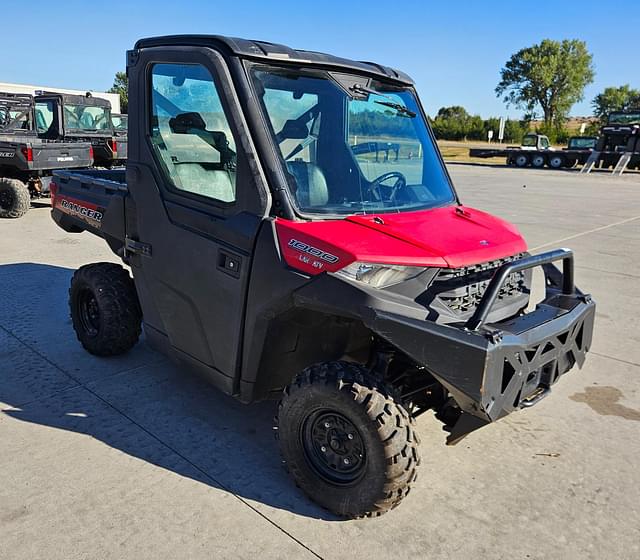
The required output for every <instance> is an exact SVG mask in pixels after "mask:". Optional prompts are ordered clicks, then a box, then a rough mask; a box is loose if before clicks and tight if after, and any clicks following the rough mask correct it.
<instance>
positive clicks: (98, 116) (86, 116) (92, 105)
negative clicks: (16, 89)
mask: <svg viewBox="0 0 640 560" xmlns="http://www.w3.org/2000/svg"><path fill="white" fill-rule="evenodd" d="M35 102H36V126H37V130H38V134H39V136H40V137H41V138H45V139H48V140H61V141H66V142H90V143H91V145H92V146H93V155H94V160H95V165H96V166H98V167H112V166H114V165H117V164H118V159H119V156H118V146H117V140H116V135H115V131H114V129H113V124H112V122H111V103H110V101H109V100H107V99H102V98H100V97H93V96H92V95H91V94H90V93H87V94H86V95H84V96H83V95H73V94H69V93H54V92H39V95H36V97H35Z"/></svg>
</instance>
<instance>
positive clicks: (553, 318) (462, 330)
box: [300, 249, 595, 443]
mask: <svg viewBox="0 0 640 560" xmlns="http://www.w3.org/2000/svg"><path fill="white" fill-rule="evenodd" d="M559 260H562V261H563V271H562V272H560V270H558V269H557V268H556V267H555V266H554V265H553V264H552V263H553V262H555V261H559ZM535 267H542V269H543V271H544V276H545V287H546V293H545V297H544V299H543V300H542V301H541V302H540V303H539V304H538V305H537V306H536V309H535V310H533V311H531V312H529V313H525V314H522V315H519V316H517V317H515V318H512V319H509V320H506V321H502V322H497V323H487V322H486V321H487V318H488V317H489V316H490V312H491V308H492V306H493V304H494V303H495V300H496V298H497V296H498V294H499V292H500V288H501V286H502V284H503V283H504V282H505V280H506V278H508V276H509V275H510V274H512V273H513V272H516V271H522V270H527V269H531V268H535ZM353 295H354V296H355V294H353ZM305 299H306V298H305ZM323 299H325V303H327V302H326V296H325V298H323ZM314 300H315V302H316V303H317V302H318V299H317V298H314ZM300 303H302V302H300ZM310 303H311V300H310V299H306V304H310ZM334 305H336V306H338V305H340V303H339V302H338V301H336V302H335V303H334ZM354 307H357V311H356V310H355V309H354ZM342 309H343V310H349V311H354V313H353V314H354V315H359V317H360V318H361V319H362V320H363V322H364V323H365V325H366V326H367V327H369V328H370V329H371V330H372V331H373V332H375V333H377V334H378V335H379V336H380V337H382V338H384V339H385V340H387V341H388V342H389V343H391V344H392V345H393V346H395V347H396V348H398V349H399V350H401V351H402V352H404V353H405V354H407V355H408V356H410V357H411V358H412V359H413V360H415V361H416V362H417V363H418V364H422V365H424V367H425V369H426V370H427V371H428V372H429V373H430V374H431V375H432V376H433V377H435V378H436V379H437V380H438V381H439V382H440V383H441V384H442V385H443V386H444V387H445V388H446V389H447V390H448V392H449V393H450V394H451V396H452V397H453V399H454V400H455V401H456V403H457V405H458V406H459V407H460V409H461V410H462V415H461V416H460V420H459V421H458V423H457V424H456V425H455V426H454V429H453V431H452V433H451V435H450V437H449V440H448V441H449V442H450V443H452V442H455V441H456V440H457V439H459V438H460V437H461V436H463V435H465V434H466V433H468V432H469V431H471V430H473V429H475V428H477V427H480V426H481V425H484V424H486V423H488V422H493V421H495V420H498V419H499V418H502V417H503V416H505V415H507V414H509V413H510V412H513V411H515V410H517V409H520V408H523V407H528V406H531V405H533V404H535V403H536V402H538V401H539V400H541V399H542V398H543V397H544V396H546V395H547V394H548V393H549V390H550V388H551V386H552V385H553V384H554V383H556V382H557V381H558V379H559V378H560V377H561V376H562V375H564V374H565V373H567V372H568V371H569V370H570V369H571V368H572V367H573V366H574V365H576V364H577V365H578V366H579V367H581V366H582V365H583V363H584V360H585V355H586V353H587V352H588V350H589V348H590V346H591V340H592V335H593V323H594V317H595V303H594V302H593V300H592V299H591V297H590V296H589V295H585V294H583V293H582V292H580V290H578V289H577V288H575V286H574V283H573V254H572V252H571V251H569V250H567V249H560V250H556V251H551V252H549V253H544V254H542V255H534V256H528V257H525V258H523V259H520V260H518V261H514V262H510V263H507V264H505V265H503V266H501V267H500V268H499V269H498V270H497V271H496V273H495V275H494V276H493V278H492V280H491V282H490V283H489V286H488V287H487V289H486V291H485V293H484V295H483V298H482V300H481V301H480V304H479V305H478V307H477V309H476V312H475V314H474V315H473V317H471V319H469V320H468V321H467V322H466V323H465V324H458V325H452V324H449V325H442V324H437V323H435V322H432V321H426V320H424V318H421V317H420V316H417V315H415V313H411V312H409V311H411V308H410V307H409V306H408V305H400V304H399V303H398V302H389V300H388V299H387V300H385V299H384V296H382V295H380V291H378V293H377V294H375V293H374V292H373V291H368V292H367V297H366V298H365V299H364V300H362V299H360V298H358V297H352V298H351V299H350V300H348V301H345V300H344V299H343V300H342Z"/></svg>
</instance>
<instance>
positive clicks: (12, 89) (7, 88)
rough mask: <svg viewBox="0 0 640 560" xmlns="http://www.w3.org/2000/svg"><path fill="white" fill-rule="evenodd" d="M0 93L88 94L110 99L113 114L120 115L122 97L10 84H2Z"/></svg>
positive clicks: (96, 92) (0, 83)
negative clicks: (48, 92) (45, 92)
mask: <svg viewBox="0 0 640 560" xmlns="http://www.w3.org/2000/svg"><path fill="white" fill-rule="evenodd" d="M0 91H4V92H7V93H28V94H29V95H35V93H36V91H51V92H56V93H71V94H73V95H85V94H86V93H87V91H88V92H90V93H91V95H92V96H93V97H100V98H102V99H108V100H109V101H110V102H111V112H112V113H120V96H119V95H118V94H117V93H106V92H104V91H93V90H84V91H83V90H78V89H65V88H57V87H51V86H32V85H28V84H10V83H8V82H0Z"/></svg>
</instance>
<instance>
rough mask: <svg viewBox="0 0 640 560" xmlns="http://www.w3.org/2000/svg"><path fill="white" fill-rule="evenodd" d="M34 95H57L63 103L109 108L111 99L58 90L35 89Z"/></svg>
mask: <svg viewBox="0 0 640 560" xmlns="http://www.w3.org/2000/svg"><path fill="white" fill-rule="evenodd" d="M36 97H59V98H61V99H62V100H63V101H64V103H70V104H72V105H87V106H89V107H107V108H109V109H111V101H109V100H108V99H105V98H104V97H94V96H93V95H92V94H90V95H77V94H75V93H61V92H59V91H36Z"/></svg>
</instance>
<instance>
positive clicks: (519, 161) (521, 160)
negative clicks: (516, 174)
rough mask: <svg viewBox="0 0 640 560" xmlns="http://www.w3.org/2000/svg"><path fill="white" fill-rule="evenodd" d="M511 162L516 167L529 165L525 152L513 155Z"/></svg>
mask: <svg viewBox="0 0 640 560" xmlns="http://www.w3.org/2000/svg"><path fill="white" fill-rule="evenodd" d="M513 163H514V164H515V166H516V167H526V166H527V165H529V156H528V155H526V154H518V155H517V156H514V157H513Z"/></svg>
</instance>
